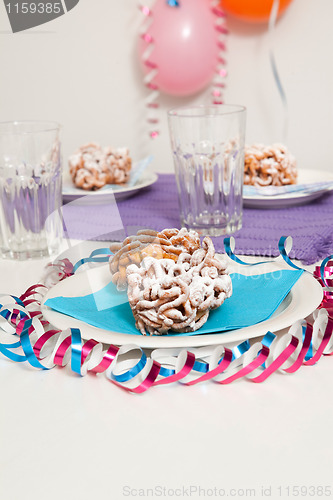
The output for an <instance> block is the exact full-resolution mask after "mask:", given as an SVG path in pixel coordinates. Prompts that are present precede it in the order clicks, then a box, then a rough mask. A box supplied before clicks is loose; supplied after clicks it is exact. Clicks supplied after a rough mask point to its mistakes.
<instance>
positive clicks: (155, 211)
mask: <svg viewBox="0 0 333 500" xmlns="http://www.w3.org/2000/svg"><path fill="white" fill-rule="evenodd" d="M63 215H64V220H65V224H66V226H67V227H68V228H70V229H69V230H68V235H69V236H70V237H71V238H76V239H83V240H84V239H93V240H98V241H108V240H121V239H123V238H124V237H125V235H126V234H135V233H136V231H137V230H138V229H142V228H151V229H155V230H162V229H164V228H167V227H178V228H179V227H180V220H179V210H178V198H177V189H176V182H175V177H174V175H173V174H159V178H158V181H157V182H156V183H155V184H154V185H153V186H151V187H150V188H146V189H143V190H142V191H139V192H138V193H137V194H135V195H134V196H132V197H131V198H127V199H125V200H119V201H118V202H117V204H116V203H113V204H106V205H105V204H102V203H101V204H99V205H96V206H93V205H91V204H89V205H87V206H85V205H84V204H83V205H76V204H75V203H74V204H72V203H69V204H67V205H64V207H63ZM122 226H123V227H124V228H125V229H124V230H122V229H121V227H122ZM233 236H234V237H235V239H236V248H235V253H236V254H241V255H261V256H267V257H276V256H277V255H279V251H278V241H279V238H280V237H281V236H292V237H293V249H292V251H291V252H290V257H291V258H297V259H299V260H301V261H302V262H303V263H304V264H313V263H315V262H317V261H319V260H321V259H323V258H324V257H327V256H328V255H330V254H333V193H328V194H326V195H324V196H322V197H321V198H319V199H318V200H316V201H313V202H312V203H309V204H306V205H301V206H296V207H291V208H285V209H275V210H267V209H249V208H245V209H244V215H243V228H242V229H241V230H240V231H238V232H237V233H235V234H234V235H233ZM213 240H214V244H215V248H216V250H217V251H218V252H223V237H220V238H213Z"/></svg>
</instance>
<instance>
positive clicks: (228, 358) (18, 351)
mask: <svg viewBox="0 0 333 500" xmlns="http://www.w3.org/2000/svg"><path fill="white" fill-rule="evenodd" d="M285 243H286V238H285V237H283V238H281V239H280V242H279V248H280V252H281V255H282V256H283V252H285V257H283V258H284V259H285V260H286V259H287V260H286V262H288V263H289V264H293V263H291V261H290V259H289V257H288V255H287V251H286V250H285ZM225 246H226V250H227V253H228V255H229V257H230V258H233V260H235V261H236V262H237V261H238V262H241V263H243V262H242V261H240V259H238V258H236V256H235V255H234V253H233V251H232V250H231V242H230V240H228V239H226V240H225ZM282 247H283V248H282ZM103 254H104V258H106V254H107V250H106V249H102V250H100V251H99V252H98V251H97V252H96V251H95V252H94V253H93V255H91V256H90V257H88V258H87V259H83V260H84V261H85V262H92V261H94V260H93V259H96V260H95V262H99V259H100V258H101V255H103ZM80 262H81V264H80V265H82V264H83V263H85V262H82V261H80ZM243 264H244V263H243ZM62 265H63V264H62ZM247 265H249V264H247ZM67 266H68V269H67V270H68V271H69V270H70V269H71V268H72V269H78V267H79V266H78V265H76V266H72V267H70V266H69V265H68V263H67ZM314 275H315V277H316V278H317V279H318V280H319V281H320V282H321V283H322V285H323V286H324V287H325V288H324V292H325V290H326V289H327V290H326V291H327V293H328V295H325V294H324V299H323V301H322V304H321V305H320V307H319V308H318V309H317V310H316V311H314V313H313V315H312V316H313V318H312V320H308V321H305V320H301V321H297V322H296V323H295V324H293V325H292V326H291V327H290V328H289V331H288V332H287V333H285V334H280V335H276V334H274V333H272V332H267V333H266V335H265V336H264V337H263V339H262V340H261V341H253V343H252V344H251V343H250V341H248V340H247V341H245V342H242V343H241V344H239V345H237V346H236V347H234V348H233V349H230V348H228V347H224V346H221V345H219V346H216V347H215V348H214V349H213V350H212V348H209V347H202V348H195V349H191V350H186V349H155V350H154V351H153V352H152V353H151V355H150V356H148V355H147V354H146V353H145V352H144V350H143V349H141V348H140V347H138V346H136V345H132V344H131V345H123V346H120V347H119V346H115V345H110V346H109V347H107V348H105V347H104V346H103V344H101V343H100V342H97V341H95V340H94V339H89V340H87V341H83V340H82V338H81V333H80V330H79V329H75V328H72V329H68V330H64V331H59V330H55V329H53V327H52V326H51V325H50V324H49V323H48V322H47V321H46V320H45V319H44V318H43V315H42V312H41V310H40V306H41V299H42V297H43V293H44V292H45V290H46V287H45V286H43V285H34V286H32V287H30V288H29V289H28V290H27V291H26V292H25V293H24V294H23V295H21V297H15V296H5V295H2V296H0V302H1V304H0V329H1V333H0V336H1V343H0V352H1V353H2V355H3V356H5V357H7V358H9V359H10V360H12V361H15V362H25V361H27V362H28V363H29V364H30V365H31V366H33V367H35V368H39V369H44V370H48V369H51V368H53V367H55V366H66V365H68V366H69V367H70V368H71V370H72V371H73V372H75V373H77V374H78V375H81V376H84V375H86V374H87V373H88V372H91V373H95V374H98V373H104V374H105V376H106V377H107V378H108V379H109V380H110V381H111V382H112V383H113V384H115V385H117V386H119V387H121V388H123V389H125V390H127V391H130V392H133V393H137V394H139V393H143V392H145V391H147V390H148V389H149V388H151V387H153V386H157V385H166V384H170V383H173V382H181V383H183V384H184V385H194V384H198V383H201V382H205V381H208V380H213V381H215V382H217V383H220V384H222V385H225V384H230V383H232V382H234V381H235V380H238V379H241V378H246V379H248V380H251V381H252V382H255V383H261V382H263V381H264V380H266V379H267V378H268V377H270V376H271V375H272V374H273V373H275V372H277V371H282V372H285V373H290V374H291V373H295V372H296V371H297V370H299V369H300V368H301V366H303V365H309V366H311V365H313V364H315V363H317V362H318V361H319V359H320V358H321V356H323V355H331V354H332V353H333V296H332V290H331V288H330V285H332V283H333V258H332V256H330V257H328V258H327V259H325V260H324V261H323V263H322V265H321V266H318V267H317V268H316V269H315V272H314ZM60 279H65V278H64V277H61V278H60ZM13 339H14V340H15V341H14V342H13Z"/></svg>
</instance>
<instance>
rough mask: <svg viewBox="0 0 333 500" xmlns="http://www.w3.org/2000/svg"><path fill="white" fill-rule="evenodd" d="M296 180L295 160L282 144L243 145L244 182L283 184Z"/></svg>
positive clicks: (263, 184)
mask: <svg viewBox="0 0 333 500" xmlns="http://www.w3.org/2000/svg"><path fill="white" fill-rule="evenodd" d="M296 182H297V169H296V160H295V158H294V156H292V155H291V154H290V153H289V151H288V149H287V148H286V147H285V146H284V145H282V144H272V145H271V146H265V145H263V144H253V145H252V146H246V147H245V165H244V184H250V185H253V186H270V185H272V186H284V185H287V184H296Z"/></svg>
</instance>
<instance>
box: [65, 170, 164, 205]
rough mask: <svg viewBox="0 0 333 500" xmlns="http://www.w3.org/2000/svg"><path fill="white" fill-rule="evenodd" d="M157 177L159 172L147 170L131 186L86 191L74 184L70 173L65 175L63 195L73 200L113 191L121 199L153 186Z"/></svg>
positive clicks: (66, 199)
mask: <svg viewBox="0 0 333 500" xmlns="http://www.w3.org/2000/svg"><path fill="white" fill-rule="evenodd" d="M157 179H158V176H157V174H155V173H152V172H145V173H143V174H142V176H141V177H140V179H139V180H138V181H137V183H136V184H135V185H134V186H131V187H128V186H117V187H116V188H113V187H110V188H103V189H100V190H97V191H86V190H85V189H80V188H77V187H75V186H73V183H72V180H71V179H70V177H69V175H67V176H64V180H63V190H62V197H63V199H64V201H73V200H76V199H77V198H81V197H82V196H89V197H92V196H96V197H103V195H106V194H107V193H113V194H114V196H115V198H116V200H121V199H125V198H129V197H130V196H132V195H133V194H135V193H137V192H138V191H140V190H141V189H144V188H146V187H148V186H151V185H152V184H154V183H155V182H156V181H157Z"/></svg>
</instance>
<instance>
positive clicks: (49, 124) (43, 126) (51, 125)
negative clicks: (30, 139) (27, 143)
mask: <svg viewBox="0 0 333 500" xmlns="http://www.w3.org/2000/svg"><path fill="white" fill-rule="evenodd" d="M5 125H11V126H14V127H15V126H20V125H37V126H38V125H40V129H38V128H36V130H19V129H18V130H2V127H3V126H5ZM61 129H62V125H61V124H60V123H59V122H56V121H50V120H8V121H3V122H2V121H0V135H28V134H41V133H43V132H55V131H56V130H61Z"/></svg>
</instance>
